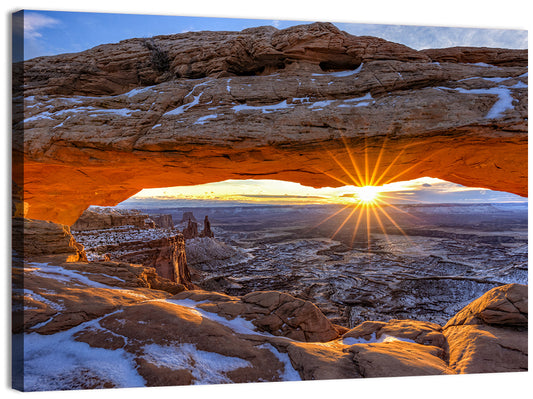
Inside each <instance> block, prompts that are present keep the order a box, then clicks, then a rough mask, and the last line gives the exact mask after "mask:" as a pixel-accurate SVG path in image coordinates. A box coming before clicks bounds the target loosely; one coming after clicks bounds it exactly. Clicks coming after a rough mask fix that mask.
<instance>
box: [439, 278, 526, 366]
mask: <svg viewBox="0 0 533 399" xmlns="http://www.w3.org/2000/svg"><path fill="white" fill-rule="evenodd" d="M527 290H528V288H527V286H525V285H521V284H508V285H504V286H501V287H496V288H493V289H492V290H490V291H488V292H487V293H486V294H484V295H483V296H482V297H480V298H478V299H477V300H475V301H473V302H472V303H470V304H469V305H468V306H466V307H465V308H464V309H463V310H461V311H460V312H459V313H457V314H456V315H455V316H454V317H453V318H452V319H450V321H449V322H448V323H447V324H446V325H445V326H444V328H443V334H444V336H445V337H446V339H447V342H448V345H449V357H450V360H449V362H450V367H452V368H454V369H455V370H456V371H457V372H459V373H487V372H495V371H496V372H506V371H524V370H527V368H528V348H527V337H528V332H527V323H528V305H527V303H528V295H527Z"/></svg>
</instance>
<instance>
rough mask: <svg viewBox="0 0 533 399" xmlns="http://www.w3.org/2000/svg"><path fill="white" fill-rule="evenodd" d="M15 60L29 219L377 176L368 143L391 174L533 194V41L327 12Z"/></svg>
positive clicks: (71, 217) (69, 218) (17, 147)
mask: <svg viewBox="0 0 533 399" xmlns="http://www.w3.org/2000/svg"><path fill="white" fill-rule="evenodd" d="M480 63H481V64H480ZM22 68H24V71H23V73H22ZM14 69H15V72H17V71H18V70H20V71H19V72H20V92H19V93H18V94H20V96H16V97H15V99H14V101H15V103H14V118H13V119H14V159H15V160H19V159H20V160H21V161H22V160H23V161H24V164H23V165H22V163H20V162H19V164H18V167H16V168H15V173H14V179H15V181H16V182H17V184H18V185H19V186H23V187H24V197H23V198H24V201H26V205H24V204H19V206H18V208H19V209H23V208H24V207H26V208H27V216H28V217H30V218H39V219H45V220H53V221H56V222H60V223H63V224H67V225H70V224H72V223H73V222H74V221H75V220H76V219H77V218H78V217H79V215H80V214H81V213H82V212H83V210H84V209H85V208H87V206H88V205H89V204H99V205H114V204H116V203H118V202H120V201H123V200H124V199H126V198H128V197H130V196H131V195H133V194H135V193H136V192H138V191H139V190H140V189H142V188H148V187H168V186H177V185H192V184H200V183H208V182H214V181H222V180H226V179H247V178H254V177H257V176H260V177H261V178H263V179H266V178H272V179H280V180H288V181H294V182H299V183H301V184H304V185H307V186H314V187H325V186H328V187H334V186H340V185H346V184H360V185H363V184H365V183H367V182H353V181H352V178H351V176H356V173H355V168H352V167H351V166H350V165H352V160H353V159H355V160H359V159H364V158H367V159H368V165H372V167H373V165H375V164H376V161H377V160H378V159H379V160H380V163H379V165H378V166H377V168H376V171H375V176H376V177H379V180H380V181H379V183H383V182H390V181H397V180H409V179H414V178H417V177H423V176H432V177H438V178H441V179H444V180H449V181H452V182H455V183H459V184H463V185H467V186H473V187H486V188H491V189H496V190H499V191H509V192H513V193H516V194H520V195H527V125H528V122H527V120H528V113H527V104H528V94H527V87H528V83H527V82H528V74H527V72H528V70H527V50H505V49H472V48H466V49H460V48H459V49H458V48H453V49H439V50H434V51H430V50H424V51H415V50H413V49H410V48H407V47H406V46H403V45H399V44H395V43H391V42H387V41H385V40H381V39H378V38H372V37H355V36H351V35H349V34H347V33H345V32H341V31H339V30H338V29H337V28H335V27H334V26H333V25H331V24H321V23H317V24H311V25H303V26H297V27H292V28H288V29H284V30H277V29H275V28H273V27H262V28H255V29H247V30H244V31H243V32H193V33H185V34H181V35H173V36H160V37H155V38H153V39H149V40H147V39H131V40H126V41H123V42H121V43H118V44H114V45H103V46H98V47H96V48H94V49H91V50H88V51H85V52H82V53H78V54H68V55H60V56H54V57H40V58H37V59H34V60H29V61H25V62H24V64H23V65H16V66H15V67H14ZM22 79H23V80H22ZM16 81H17V74H15V82H16ZM22 88H23V89H22ZM236 126H237V127H238V128H236ZM22 168H23V170H22ZM363 168H364V165H362V164H360V165H358V169H359V170H362V169H363ZM366 172H367V174H368V175H374V171H373V170H372V171H366ZM356 180H357V179H356ZM80 187H83V190H79V188H80ZM57 192H61V193H62V194H63V195H61V196H58V195H57Z"/></svg>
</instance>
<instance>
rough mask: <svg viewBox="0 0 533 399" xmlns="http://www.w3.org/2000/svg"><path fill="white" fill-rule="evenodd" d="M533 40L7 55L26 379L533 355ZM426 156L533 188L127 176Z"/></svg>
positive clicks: (153, 43) (329, 175) (329, 35)
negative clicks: (280, 187) (530, 263)
mask: <svg viewBox="0 0 533 399" xmlns="http://www.w3.org/2000/svg"><path fill="white" fill-rule="evenodd" d="M527 57H528V55H527V50H513V49H502V48H485V47H479V48H478V47H453V48H438V49H425V50H415V49H412V48H409V47H407V46H405V45H402V44H397V43H394V42H391V41H387V40H384V39H380V38H376V37H369V36H353V35H351V34H349V33H346V32H343V31H341V30H340V29H338V28H337V27H336V26H335V25H333V24H330V23H313V24H305V25H298V26H293V27H290V28H285V29H277V28H275V27H272V26H264V27H257V28H249V29H245V30H243V31H241V32H228V31H220V32H215V31H203V32H187V33H181V34H175V35H170V36H156V37H153V38H132V39H128V40H124V41H121V42H119V43H116V44H105V45H101V46H97V47H95V48H92V49H90V50H86V51H83V52H79V53H70V54H61V55H56V56H44V57H38V58H34V59H30V60H26V61H24V62H22V63H15V64H14V66H13V69H14V88H13V131H14V133H13V162H14V167H13V208H12V213H13V219H12V220H13V222H12V226H13V237H14V239H13V258H12V277H13V290H12V292H13V323H12V325H13V386H14V388H16V389H19V390H24V391H51V390H71V389H95V388H120V387H149V386H169V385H189V384H221V383H244V382H267V381H303V380H318V379H346V378H368V377H400V376H423V375H451V374H464V373H500V372H519V371H527V369H528V361H527V359H528V355H527V344H528V341H527V337H528V327H527V326H528V307H527V301H528V300H527V297H528V287H527V281H528V271H527V270H528V267H527V254H528V249H527V248H528V247H527V245H528V239H527V237H528V219H527V129H528V126H527V125H528V114H527V109H528V108H527V106H528V104H527V96H528V83H527V81H528V66H527V59H528V58H527ZM420 177H432V178H439V179H443V180H446V181H449V182H453V183H457V184H460V185H463V186H466V187H480V188H483V189H490V190H497V191H501V192H508V193H512V194H516V195H517V196H520V198H521V200H520V201H517V202H501V203H498V202H494V203H491V202H485V203H447V204H432V203H411V204H409V203H407V204H406V203H401V204H395V203H394V202H393V201H384V200H379V199H376V197H374V198H370V197H369V198H368V199H363V197H362V195H360V197H359V199H357V197H354V199H353V201H352V202H348V204H346V203H343V204H339V203H331V204H323V203H320V204H285V205H272V204H254V203H224V201H220V203H217V205H216V206H212V204H211V205H205V204H204V205H202V204H200V205H198V203H195V204H193V203H192V202H190V205H187V201H174V202H173V200H171V199H168V198H167V199H160V200H157V199H155V200H151V201H143V200H140V199H136V198H135V197H133V198H130V197H132V196H133V195H134V194H136V193H138V192H139V191H140V190H142V189H147V188H161V187H172V186H194V185H199V184H203V183H211V182H221V181H226V180H228V179H235V180H239V179H241V180H242V179H276V180H279V181H291V182H296V183H300V184H302V185H303V186H306V187H315V188H320V187H342V186H350V185H353V186H359V187H366V186H372V187H379V186H381V185H385V184H388V183H391V182H401V181H405V180H411V179H416V178H420ZM377 198H379V197H377ZM382 198H383V197H382ZM379 212H381V213H379ZM379 215H382V216H381V217H380V216H379Z"/></svg>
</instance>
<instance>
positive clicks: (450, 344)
mask: <svg viewBox="0 0 533 399" xmlns="http://www.w3.org/2000/svg"><path fill="white" fill-rule="evenodd" d="M45 223H46V222H29V221H28V222H27V223H26V227H27V229H29V228H32V229H34V228H36V225H43V224H45ZM40 237H41V238H43V242H42V243H41V244H40V245H41V246H49V245H48V243H49V242H50V241H52V240H53V237H54V236H53V235H48V236H47V235H46V234H41V235H40ZM45 237H46V238H45ZM55 237H56V239H54V240H53V241H54V242H56V245H55V249H54V250H53V251H50V253H48V254H47V255H41V254H40V253H38V252H35V253H31V254H30V253H28V252H25V253H24V259H22V258H21V257H20V256H19V255H18V254H16V255H15V258H14V265H13V266H14V267H13V284H14V287H13V293H14V298H13V299H14V309H13V310H14V318H13V320H14V323H13V327H14V333H15V336H14V345H13V351H14V354H15V355H17V354H18V355H20V356H19V357H17V356H15V360H16V361H15V364H14V375H15V376H17V377H18V378H19V379H18V380H15V386H16V387H18V388H19V389H24V390H28V391H34V390H60V389H90V388H113V387H132V386H161V385H183V384H213V383H229V382H261V381H288V380H292V381H299V380H312V379H330V378H335V379H338V378H361V377H384V376H409V375H444V374H455V373H476V372H507V371H523V370H527V313H528V310H527V286H524V285H520V284H508V285H504V286H500V287H497V288H494V289H492V290H490V291H489V292H487V293H486V294H484V295H483V296H481V297H480V298H479V299H477V300H475V301H473V302H472V303H470V304H469V305H467V306H466V307H464V308H463V309H462V310H461V311H460V312H458V313H457V314H456V315H455V316H454V317H452V318H450V320H449V321H448V322H447V323H445V324H444V325H439V324H436V323H430V322H424V321H416V320H395V319H392V320H389V321H387V322H377V321H366V322H364V323H362V324H359V325H357V326H355V327H354V328H351V329H348V328H345V327H341V326H338V325H335V324H333V323H331V321H330V320H328V319H327V318H326V317H325V316H324V315H323V313H322V312H321V311H320V310H319V309H318V308H317V307H316V306H315V305H313V304H312V303H311V302H308V301H305V300H302V299H298V298H295V297H294V296H291V295H289V294H285V293H281V292H276V291H259V292H253V293H250V294H247V295H243V296H230V295H225V294H221V293H216V292H208V291H203V290H187V289H186V287H184V286H183V285H180V284H177V283H172V282H171V281H169V280H166V279H164V278H161V277H159V276H157V273H155V270H154V269H153V268H148V267H144V266H141V265H131V264H129V263H125V262H116V261H107V262H89V263H87V262H79V261H68V262H67V259H68V256H65V253H67V252H68V251H67V250H68V249H69V248H71V250H74V249H75V248H77V247H76V246H73V240H72V236H71V235H70V234H67V233H66V234H65V236H64V237H63V238H62V239H60V240H57V238H58V237H57V236H55ZM38 245H39V244H37V245H36V246H38ZM73 247H74V249H72V248H73ZM52 252H53V253H52Z"/></svg>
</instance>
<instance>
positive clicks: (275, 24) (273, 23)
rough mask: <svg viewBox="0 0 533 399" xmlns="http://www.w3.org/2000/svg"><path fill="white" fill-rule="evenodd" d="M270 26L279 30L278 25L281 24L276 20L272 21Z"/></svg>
mask: <svg viewBox="0 0 533 399" xmlns="http://www.w3.org/2000/svg"><path fill="white" fill-rule="evenodd" d="M271 25H272V26H273V27H274V28H278V29H279V27H280V25H281V22H280V21H277V20H276V21H272V24H271Z"/></svg>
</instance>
